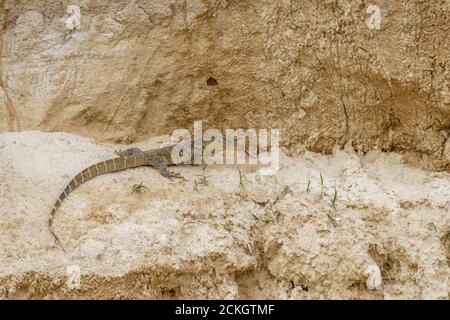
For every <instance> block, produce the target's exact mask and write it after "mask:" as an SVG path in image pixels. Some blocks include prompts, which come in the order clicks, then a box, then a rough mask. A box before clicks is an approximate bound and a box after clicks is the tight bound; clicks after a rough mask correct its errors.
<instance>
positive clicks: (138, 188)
mask: <svg viewBox="0 0 450 320" xmlns="http://www.w3.org/2000/svg"><path fill="white" fill-rule="evenodd" d="M131 191H132V192H138V193H143V192H146V191H148V188H147V187H146V186H145V185H144V183H142V182H141V183H137V184H133V185H132V186H131Z"/></svg>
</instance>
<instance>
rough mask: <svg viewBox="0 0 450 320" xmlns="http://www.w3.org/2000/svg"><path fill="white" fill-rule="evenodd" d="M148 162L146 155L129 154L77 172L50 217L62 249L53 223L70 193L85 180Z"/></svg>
mask: <svg viewBox="0 0 450 320" xmlns="http://www.w3.org/2000/svg"><path fill="white" fill-rule="evenodd" d="M145 164H146V159H145V156H144V155H133V156H127V157H118V158H113V159H109V160H106V161H102V162H99V163H96V164H94V165H92V166H90V167H88V168H86V169H84V170H83V171H81V172H80V173H79V174H77V175H76V176H75V177H74V178H73V179H72V180H71V181H70V182H69V183H68V184H67V186H66V188H65V189H64V191H63V192H61V194H60V195H59V198H58V200H56V202H55V205H54V206H53V209H52V212H51V213H50V218H49V221H48V226H49V228H50V232H51V233H52V235H53V237H54V238H55V240H56V242H57V243H58V245H59V246H60V247H61V249H62V250H63V251H64V252H66V251H65V250H64V247H63V246H62V244H61V241H60V240H59V238H58V237H57V236H56V234H55V232H54V231H53V228H52V224H53V220H54V218H55V215H56V212H57V210H58V208H59V207H60V206H61V205H62V203H63V201H64V199H65V198H67V196H68V195H69V193H71V192H72V191H73V190H75V189H76V187H78V186H79V185H80V184H82V183H83V182H86V181H88V180H90V179H92V178H95V177H97V176H100V175H102V174H106V173H112V172H117V171H121V170H124V169H128V168H134V167H139V166H142V165H145Z"/></svg>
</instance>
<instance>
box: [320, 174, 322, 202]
mask: <svg viewBox="0 0 450 320" xmlns="http://www.w3.org/2000/svg"><path fill="white" fill-rule="evenodd" d="M322 196H323V175H322V171H320V197H322Z"/></svg>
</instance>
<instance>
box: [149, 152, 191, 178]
mask: <svg viewBox="0 0 450 320" xmlns="http://www.w3.org/2000/svg"><path fill="white" fill-rule="evenodd" d="M150 165H151V166H152V167H155V168H157V169H159V172H160V173H161V175H162V176H163V177H166V178H168V179H170V178H180V179H184V178H183V176H181V175H180V174H179V173H175V172H171V171H169V170H168V169H167V162H166V161H165V160H164V158H163V157H159V156H156V157H154V158H152V159H151V161H150Z"/></svg>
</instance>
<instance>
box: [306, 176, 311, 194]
mask: <svg viewBox="0 0 450 320" xmlns="http://www.w3.org/2000/svg"><path fill="white" fill-rule="evenodd" d="M309 191H311V179H310V180H308V185H307V186H306V192H308V193H309Z"/></svg>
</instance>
